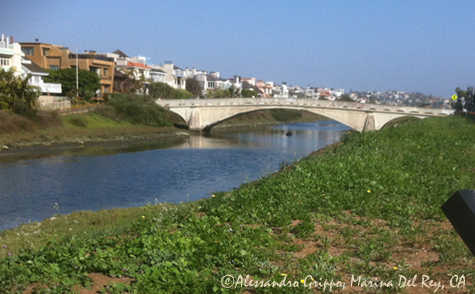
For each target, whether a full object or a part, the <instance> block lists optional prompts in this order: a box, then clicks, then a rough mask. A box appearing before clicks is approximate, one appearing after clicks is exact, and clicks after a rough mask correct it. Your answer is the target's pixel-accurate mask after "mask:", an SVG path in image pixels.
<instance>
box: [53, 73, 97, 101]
mask: <svg viewBox="0 0 475 294" xmlns="http://www.w3.org/2000/svg"><path fill="white" fill-rule="evenodd" d="M48 72H49V75H48V76H46V77H45V82H46V83H61V88H62V90H63V93H62V95H63V96H68V97H76V94H78V96H79V97H81V99H84V100H86V101H89V100H90V99H91V98H92V97H94V95H95V94H96V91H97V90H99V89H100V88H101V83H100V79H99V77H98V76H97V74H96V73H94V72H90V71H87V70H84V69H79V70H78V77H79V79H78V81H79V89H77V88H76V69H75V68H66V69H60V70H56V71H55V70H48Z"/></svg>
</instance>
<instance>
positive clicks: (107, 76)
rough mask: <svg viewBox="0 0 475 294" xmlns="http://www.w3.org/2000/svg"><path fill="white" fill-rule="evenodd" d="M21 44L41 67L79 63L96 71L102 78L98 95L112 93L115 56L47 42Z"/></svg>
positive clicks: (80, 65) (67, 65)
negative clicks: (75, 51) (81, 50)
mask: <svg viewBox="0 0 475 294" xmlns="http://www.w3.org/2000/svg"><path fill="white" fill-rule="evenodd" d="M20 45H21V50H22V51H23V53H24V54H25V55H26V56H27V57H28V58H29V59H30V60H31V61H33V62H34V63H36V64H37V65H39V66H40V67H41V68H45V69H51V70H59V69H65V68H76V63H77V66H78V67H79V69H84V70H88V71H92V72H95V73H96V74H97V75H98V76H99V78H100V79H101V89H100V92H99V93H97V96H98V97H102V96H103V95H104V94H105V93H112V86H113V84H114V70H115V62H114V59H113V58H111V57H108V56H106V55H105V54H97V53H96V52H95V51H92V50H91V51H85V52H84V53H80V54H76V53H73V52H71V50H69V48H68V47H63V46H58V45H53V44H46V43H28V42H21V43H20Z"/></svg>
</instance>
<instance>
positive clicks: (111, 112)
mask: <svg viewBox="0 0 475 294" xmlns="http://www.w3.org/2000/svg"><path fill="white" fill-rule="evenodd" d="M94 112H95V113H97V114H99V115H102V116H103V117H107V118H110V119H112V120H114V121H119V120H121V116H120V115H119V113H118V112H117V110H116V109H115V108H114V106H112V105H102V106H101V107H98V108H96V109H94Z"/></svg>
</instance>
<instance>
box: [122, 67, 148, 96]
mask: <svg viewBox="0 0 475 294" xmlns="http://www.w3.org/2000/svg"><path fill="white" fill-rule="evenodd" d="M121 71H122V72H123V73H124V74H126V75H127V79H128V83H131V84H132V85H133V87H134V90H135V92H136V93H143V92H144V83H145V76H144V75H143V74H142V75H140V77H139V78H137V77H136V76H135V70H134V69H126V68H123V69H121Z"/></svg>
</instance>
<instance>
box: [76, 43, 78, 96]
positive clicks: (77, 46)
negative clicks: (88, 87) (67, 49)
mask: <svg viewBox="0 0 475 294" xmlns="http://www.w3.org/2000/svg"><path fill="white" fill-rule="evenodd" d="M78 73H79V67H78V46H76V98H77V97H78V96H79V93H78V91H79V74H78Z"/></svg>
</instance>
